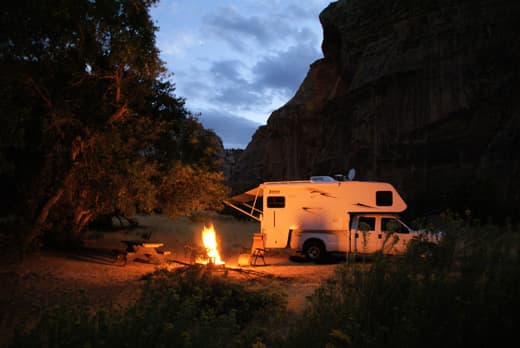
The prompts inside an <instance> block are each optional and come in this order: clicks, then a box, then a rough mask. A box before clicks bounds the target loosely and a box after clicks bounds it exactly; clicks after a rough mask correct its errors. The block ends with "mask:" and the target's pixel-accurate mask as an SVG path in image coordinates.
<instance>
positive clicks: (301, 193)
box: [225, 177, 419, 259]
mask: <svg viewBox="0 0 520 348" xmlns="http://www.w3.org/2000/svg"><path fill="white" fill-rule="evenodd" d="M260 200H261V201H262V203H261V208H260V207H259V206H260V204H259V202H260ZM225 203H226V204H227V205H229V206H231V207H233V208H235V209H237V210H239V211H241V212H242V213H245V214H246V215H248V216H250V217H252V218H254V219H256V220H257V221H259V222H260V233H261V235H262V239H263V242H264V247H265V248H267V249H272V248H290V249H293V250H295V251H297V252H303V253H304V254H305V255H306V256H307V257H308V258H310V259H319V258H321V257H323V256H324V255H325V254H326V253H349V252H352V253H373V252H376V251H383V252H384V253H387V254H402V253H404V251H405V249H406V245H407V243H408V241H409V240H410V239H412V238H413V237H414V236H416V235H418V234H419V232H415V231H412V230H411V229H410V228H408V226H406V225H405V224H404V223H402V222H401V221H400V220H399V219H398V218H397V216H396V215H395V214H397V213H400V212H402V211H404V210H405V209H406V203H405V202H404V200H403V199H402V197H401V196H400V195H399V193H398V192H397V190H396V189H395V188H394V187H393V186H392V185H391V184H389V183H384V182H364V181H336V180H334V179H333V178H331V177H312V178H311V180H303V181H279V182H265V183H263V184H261V185H260V186H258V187H257V188H255V189H252V190H249V191H247V192H245V193H243V194H241V195H238V196H235V197H233V198H231V199H230V200H229V201H226V202H225Z"/></svg>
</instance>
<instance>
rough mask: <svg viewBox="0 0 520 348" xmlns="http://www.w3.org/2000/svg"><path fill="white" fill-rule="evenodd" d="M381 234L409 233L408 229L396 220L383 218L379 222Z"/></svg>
mask: <svg viewBox="0 0 520 348" xmlns="http://www.w3.org/2000/svg"><path fill="white" fill-rule="evenodd" d="M381 224H382V226H383V228H382V230H383V232H396V233H409V232H410V231H408V229H407V228H406V227H404V226H403V224H402V223H400V222H399V221H397V220H396V219H389V218H384V219H382V220H381Z"/></svg>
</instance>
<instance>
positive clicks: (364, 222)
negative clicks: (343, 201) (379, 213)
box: [358, 217, 376, 231]
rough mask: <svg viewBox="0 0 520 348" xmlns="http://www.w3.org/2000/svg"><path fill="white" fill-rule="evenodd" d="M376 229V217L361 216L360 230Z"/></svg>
mask: <svg viewBox="0 0 520 348" xmlns="http://www.w3.org/2000/svg"><path fill="white" fill-rule="evenodd" d="M375 229H376V218H373V217H360V218H359V225H358V230H360V231H374V230H375Z"/></svg>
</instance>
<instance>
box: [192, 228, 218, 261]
mask: <svg viewBox="0 0 520 348" xmlns="http://www.w3.org/2000/svg"><path fill="white" fill-rule="evenodd" d="M202 243H203V244H204V248H205V249H206V253H205V254H206V255H200V256H199V257H198V258H197V261H196V262H197V263H200V264H211V265H224V264H225V262H224V261H222V259H221V258H220V254H219V251H218V244H217V234H216V233H215V228H214V227H213V224H211V225H210V226H209V227H206V226H204V228H203V229H202Z"/></svg>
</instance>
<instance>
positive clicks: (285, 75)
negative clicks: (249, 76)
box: [253, 44, 320, 97]
mask: <svg viewBox="0 0 520 348" xmlns="http://www.w3.org/2000/svg"><path fill="white" fill-rule="evenodd" d="M319 55H320V54H319V52H318V51H317V49H316V48H315V47H314V46H311V45H305V44H304V45H296V46H292V47H290V48H289V49H287V50H286V51H282V52H279V53H278V54H276V55H273V56H267V57H263V58H262V59H261V60H260V61H259V62H258V63H256V65H255V66H254V68H253V72H254V74H255V76H256V79H255V80H256V81H255V86H256V87H257V88H258V89H261V90H265V89H280V90H282V92H283V93H284V94H285V95H287V96H288V97H291V96H290V95H289V94H291V93H293V92H294V91H296V89H297V88H298V86H299V85H300V83H301V82H302V81H303V79H304V77H305V75H306V74H307V72H308V70H309V65H310V64H311V63H312V62H313V61H315V60H316V59H317V58H318V57H319Z"/></svg>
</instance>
